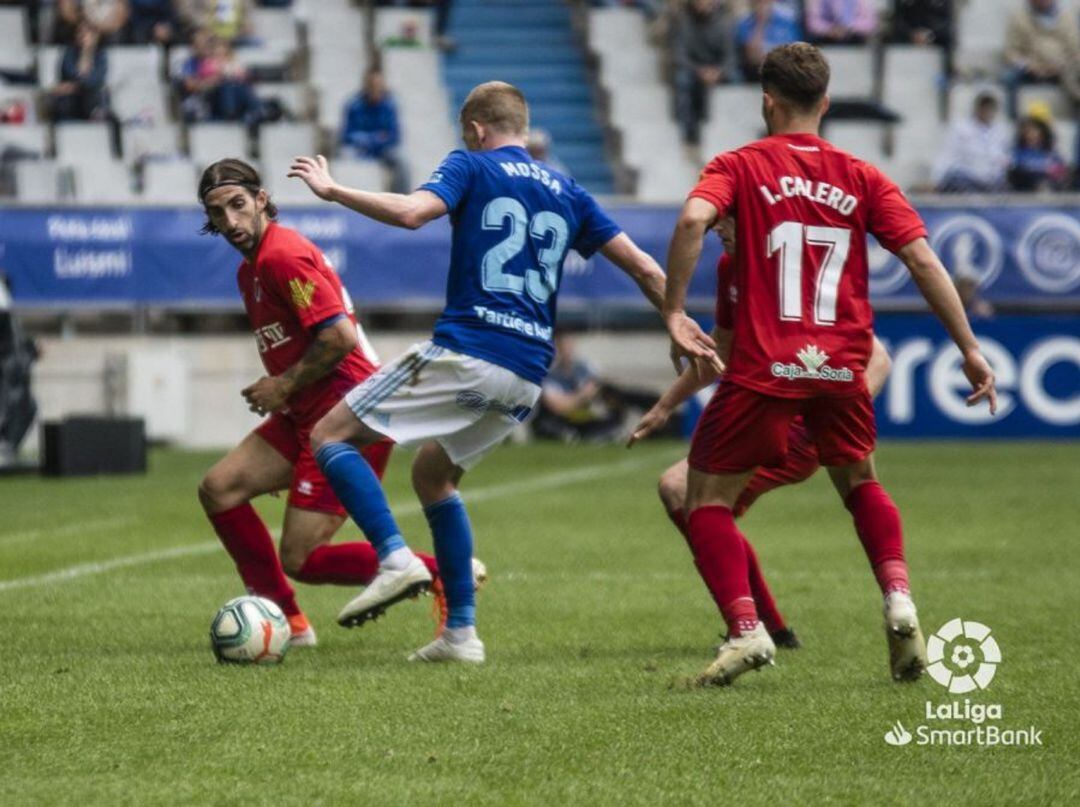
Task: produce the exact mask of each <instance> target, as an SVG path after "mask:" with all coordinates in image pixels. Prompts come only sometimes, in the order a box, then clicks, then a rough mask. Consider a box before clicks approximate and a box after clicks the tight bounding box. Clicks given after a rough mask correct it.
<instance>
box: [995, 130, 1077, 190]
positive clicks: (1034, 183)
mask: <svg viewBox="0 0 1080 807" xmlns="http://www.w3.org/2000/svg"><path fill="white" fill-rule="evenodd" d="M1044 115H1045V113H1042V114H1040V113H1039V112H1037V113H1036V114H1029V115H1028V116H1027V117H1025V118H1023V119H1022V120H1021V121H1020V123H1019V124H1017V129H1016V146H1015V147H1014V148H1013V153H1012V165H1010V166H1009V186H1010V187H1012V189H1013V190H1016V191H1026V192H1031V191H1042V190H1061V189H1062V188H1064V187H1065V183H1066V181H1067V178H1068V173H1069V172H1068V167H1067V166H1066V165H1065V160H1063V159H1062V158H1061V155H1060V154H1058V153H1057V151H1056V149H1055V147H1054V140H1055V137H1054V130H1053V129H1052V128H1051V126H1050V122H1049V120H1048V119H1047V117H1046V116H1044Z"/></svg>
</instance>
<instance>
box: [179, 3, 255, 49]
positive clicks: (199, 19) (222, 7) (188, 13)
mask: <svg viewBox="0 0 1080 807" xmlns="http://www.w3.org/2000/svg"><path fill="white" fill-rule="evenodd" d="M175 5H176V11H177V16H178V17H179V19H180V24H181V25H182V26H183V27H184V29H185V32H186V33H187V34H188V35H189V36H194V33H195V32H196V31H198V30H199V29H200V28H209V29H210V33H212V34H213V35H214V36H216V37H218V38H219V39H222V40H224V41H225V42H228V43H229V44H232V45H241V44H244V41H245V40H247V39H248V38H249V37H250V36H251V9H252V3H251V0H175Z"/></svg>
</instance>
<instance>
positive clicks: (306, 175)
mask: <svg viewBox="0 0 1080 807" xmlns="http://www.w3.org/2000/svg"><path fill="white" fill-rule="evenodd" d="M288 176H289V177H294V178H296V179H302V180H303V181H304V182H305V183H307V186H308V187H309V188H311V192H312V193H314V194H315V195H316V196H318V197H319V198H320V199H325V200H326V201H330V196H331V194H332V193H333V191H334V178H333V177H332V176H330V166H329V164H328V163H327V162H326V158H325V157H324V156H322V155H321V154H318V155H316V156H315V157H294V158H293V162H292V165H291V166H289V173H288Z"/></svg>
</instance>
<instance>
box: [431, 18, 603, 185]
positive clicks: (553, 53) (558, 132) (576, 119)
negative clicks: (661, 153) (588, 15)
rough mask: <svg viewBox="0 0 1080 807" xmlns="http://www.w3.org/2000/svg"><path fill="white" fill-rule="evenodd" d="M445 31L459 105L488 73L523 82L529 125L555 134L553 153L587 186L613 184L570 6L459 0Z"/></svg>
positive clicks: (447, 67)
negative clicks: (453, 45)
mask: <svg viewBox="0 0 1080 807" xmlns="http://www.w3.org/2000/svg"><path fill="white" fill-rule="evenodd" d="M447 33H448V35H449V36H451V37H453V39H454V40H455V41H456V43H457V49H456V50H455V51H454V52H453V53H449V54H447V55H446V56H444V57H443V68H444V71H445V76H446V83H447V85H448V86H449V88H450V93H451V95H452V97H453V100H454V103H455V105H456V106H460V105H461V103H462V102H463V101H464V100H465V96H466V95H467V94H468V92H469V90H470V89H472V88H473V87H474V86H476V85H477V84H480V83H481V82H484V81H492V80H501V81H508V82H510V83H511V84H514V85H516V86H517V87H520V88H521V90H522V91H523V92H524V93H525V97H526V98H527V99H528V100H529V104H530V107H531V115H532V125H533V126H535V127H540V128H542V129H546V130H547V132H548V133H549V134H550V135H551V143H552V148H551V151H552V154H553V155H554V156H555V157H557V158H558V159H559V160H561V161H562V162H563V163H565V164H566V166H567V167H568V168H569V169H570V173H571V174H572V175H573V176H574V178H575V179H576V180H577V181H578V182H580V183H581V184H582V185H584V186H585V187H586V188H588V190H589V191H590V192H592V193H595V194H609V193H613V192H614V190H615V183H614V178H613V175H612V171H611V167H610V166H609V165H608V162H607V159H606V156H605V152H604V135H603V129H602V127H601V124H600V122H599V121H598V119H597V117H596V111H595V106H594V104H593V96H592V89H591V86H590V83H589V77H588V74H587V71H586V62H585V56H584V54H583V52H582V49H581V47H580V46H579V44H578V42H577V40H576V39H575V37H574V32H573V29H572V26H571V11H570V9H569V7H568V6H566V5H565V4H564V3H562V2H560V0H455V3H454V8H453V11H452V12H451V15H450V22H449V27H448V31H447Z"/></svg>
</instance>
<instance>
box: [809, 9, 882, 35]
mask: <svg viewBox="0 0 1080 807" xmlns="http://www.w3.org/2000/svg"><path fill="white" fill-rule="evenodd" d="M877 25H878V21H877V11H876V10H875V9H874V6H873V4H872V3H871V2H870V0H806V33H807V35H808V36H809V37H810V40H811V41H812V42H817V43H819V44H821V45H862V44H864V43H865V42H866V41H867V40H868V39H869V38H870V37H871V36H873V35H874V33H875V32H876V31H877Z"/></svg>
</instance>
